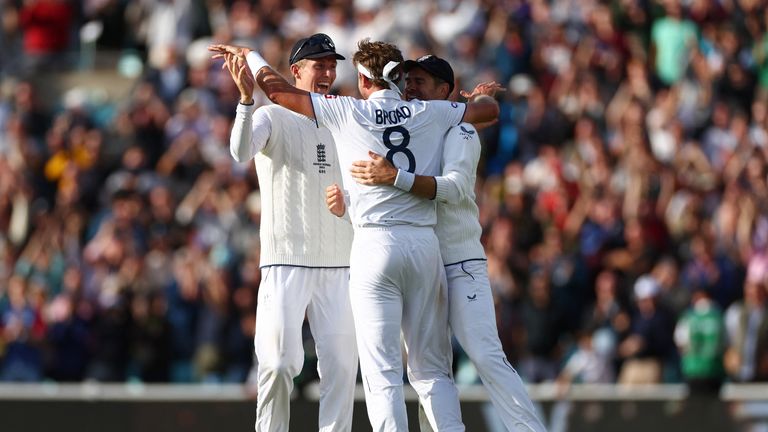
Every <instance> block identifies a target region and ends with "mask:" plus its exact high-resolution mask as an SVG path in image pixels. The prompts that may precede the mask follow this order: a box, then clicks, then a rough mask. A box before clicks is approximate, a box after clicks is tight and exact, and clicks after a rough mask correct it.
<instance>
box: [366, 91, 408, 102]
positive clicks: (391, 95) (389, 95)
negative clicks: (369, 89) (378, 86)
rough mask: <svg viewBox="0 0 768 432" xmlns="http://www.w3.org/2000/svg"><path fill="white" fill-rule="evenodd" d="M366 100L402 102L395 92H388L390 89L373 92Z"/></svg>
mask: <svg viewBox="0 0 768 432" xmlns="http://www.w3.org/2000/svg"><path fill="white" fill-rule="evenodd" d="M368 99H397V100H402V98H401V97H400V94H399V93H397V92H396V91H395V90H390V89H383V90H376V91H375V92H373V93H371V95H370V96H368Z"/></svg>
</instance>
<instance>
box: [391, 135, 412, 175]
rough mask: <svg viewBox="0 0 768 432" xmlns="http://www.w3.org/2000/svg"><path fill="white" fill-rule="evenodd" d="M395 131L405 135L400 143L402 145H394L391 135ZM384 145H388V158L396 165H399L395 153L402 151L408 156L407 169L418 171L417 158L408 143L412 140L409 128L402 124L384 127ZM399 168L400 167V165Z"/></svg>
mask: <svg viewBox="0 0 768 432" xmlns="http://www.w3.org/2000/svg"><path fill="white" fill-rule="evenodd" d="M394 132H397V133H399V134H400V135H402V137H403V142H401V143H400V145H394V144H392V140H391V138H390V137H391V136H392V134H393V133H394ZM383 140H384V146H386V147H387V148H388V149H389V151H388V152H387V156H386V157H387V160H388V161H389V162H390V163H391V164H392V165H394V166H396V167H397V166H398V165H397V164H396V163H395V161H394V158H395V155H396V154H398V153H402V154H404V155H405V157H406V158H408V169H407V171H408V172H410V173H412V172H414V171H416V158H415V157H414V156H413V152H411V151H410V150H408V144H409V143H410V142H411V134H409V133H408V129H406V128H404V127H402V126H392V127H388V128H386V129H384V137H383ZM398 168H399V167H398Z"/></svg>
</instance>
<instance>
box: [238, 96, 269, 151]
mask: <svg viewBox="0 0 768 432" xmlns="http://www.w3.org/2000/svg"><path fill="white" fill-rule="evenodd" d="M271 134H272V122H271V121H270V119H269V116H267V115H266V114H265V112H264V110H257V109H255V107H254V106H253V105H243V104H237V111H236V112H235V121H234V123H233V124H232V133H231V134H230V136H229V152H230V153H231V154H232V157H233V158H234V159H235V160H236V161H238V162H247V161H249V160H251V158H253V156H255V155H256V153H258V152H260V151H261V150H263V149H264V147H266V146H267V142H268V141H269V137H270V135H271Z"/></svg>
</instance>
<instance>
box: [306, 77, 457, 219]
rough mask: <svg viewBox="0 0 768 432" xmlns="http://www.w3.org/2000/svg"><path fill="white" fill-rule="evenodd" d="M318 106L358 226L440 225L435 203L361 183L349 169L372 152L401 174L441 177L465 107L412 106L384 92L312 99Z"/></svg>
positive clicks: (437, 103)
mask: <svg viewBox="0 0 768 432" xmlns="http://www.w3.org/2000/svg"><path fill="white" fill-rule="evenodd" d="M313 105H314V106H315V115H316V117H317V119H318V122H319V123H320V124H323V125H325V126H326V127H328V129H329V130H330V131H331V133H332V134H333V135H334V139H335V142H336V146H337V149H338V155H339V163H340V165H341V167H342V177H343V181H344V187H345V189H347V191H348V192H349V194H350V207H349V212H350V216H351V218H352V222H353V223H354V224H356V225H364V226H369V225H413V226H433V225H434V224H435V222H436V214H435V206H434V203H433V202H432V201H429V200H425V199H423V198H419V197H416V196H414V195H412V194H410V193H407V192H404V191H402V190H399V189H397V188H394V187H392V186H366V185H360V184H358V183H356V182H355V181H354V180H353V179H352V177H351V176H350V174H349V167H351V166H352V162H353V161H355V160H361V159H367V158H368V151H373V152H375V153H378V154H380V155H382V156H385V157H386V158H387V159H388V160H390V161H391V162H392V163H393V164H394V165H395V166H397V167H398V168H400V169H402V170H406V171H409V172H411V173H414V174H420V175H428V176H434V175H438V174H439V173H440V161H441V159H442V141H443V136H444V135H445V132H446V131H447V130H448V128H449V127H451V126H454V125H456V124H458V123H459V122H460V120H461V118H462V117H463V114H464V105H463V104H457V103H452V102H446V101H432V102H424V101H418V100H415V101H411V102H408V101H404V100H402V99H401V98H400V96H399V94H398V93H397V92H395V91H393V90H381V91H378V92H375V93H373V94H372V95H371V96H370V97H369V98H368V99H367V100H360V99H355V98H351V97H325V96H322V95H313Z"/></svg>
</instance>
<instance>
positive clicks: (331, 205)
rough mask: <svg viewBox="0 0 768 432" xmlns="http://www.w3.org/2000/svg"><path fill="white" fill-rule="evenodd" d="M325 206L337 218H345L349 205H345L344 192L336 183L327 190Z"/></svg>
mask: <svg viewBox="0 0 768 432" xmlns="http://www.w3.org/2000/svg"><path fill="white" fill-rule="evenodd" d="M325 204H326V205H327V206H328V210H329V211H330V212H331V213H332V214H333V215H334V216H336V217H342V216H344V213H346V211H347V205H346V204H344V191H342V190H341V188H340V187H339V185H338V184H336V183H334V184H332V185H330V186H328V187H327V188H325Z"/></svg>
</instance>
